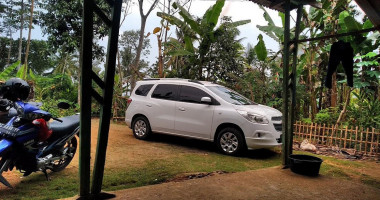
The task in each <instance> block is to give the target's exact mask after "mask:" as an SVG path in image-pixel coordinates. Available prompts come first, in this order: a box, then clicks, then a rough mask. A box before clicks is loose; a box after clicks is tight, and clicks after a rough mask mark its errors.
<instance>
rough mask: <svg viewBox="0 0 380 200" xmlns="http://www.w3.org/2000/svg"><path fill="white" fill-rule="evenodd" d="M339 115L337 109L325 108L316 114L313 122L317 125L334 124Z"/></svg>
mask: <svg viewBox="0 0 380 200" xmlns="http://www.w3.org/2000/svg"><path fill="white" fill-rule="evenodd" d="M339 114H340V112H339V107H330V108H326V109H323V110H320V111H319V113H318V114H316V116H315V119H314V122H315V123H318V124H335V123H336V121H337V120H338V117H339Z"/></svg>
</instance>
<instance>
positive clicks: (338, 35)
mask: <svg viewBox="0 0 380 200" xmlns="http://www.w3.org/2000/svg"><path fill="white" fill-rule="evenodd" d="M376 30H380V26H377V27H373V28H368V29H362V30H358V31H353V32H348V33H340V34H335V35H326V36H321V37H316V38H307V39H301V40H292V41H290V42H289V43H290V44H294V43H296V42H297V43H301V42H309V41H315V40H325V39H330V38H337V37H343V36H349V35H357V34H361V33H367V32H371V31H376Z"/></svg>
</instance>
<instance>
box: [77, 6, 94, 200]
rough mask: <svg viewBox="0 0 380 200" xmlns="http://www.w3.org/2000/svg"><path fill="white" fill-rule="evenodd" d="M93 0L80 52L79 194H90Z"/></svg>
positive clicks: (86, 12)
mask: <svg viewBox="0 0 380 200" xmlns="http://www.w3.org/2000/svg"><path fill="white" fill-rule="evenodd" d="M93 17H94V13H93V2H92V1H91V0H84V1H83V21H82V46H81V54H80V68H81V78H80V82H81V83H80V91H81V93H80V94H79V95H80V109H81V111H80V132H79V137H80V141H79V183H80V186H79V196H81V197H87V196H89V194H90V164H91V162H90V157H91V156H90V155H91V88H92V86H91V83H92V80H91V77H90V76H89V75H88V72H90V71H92V43H93V42H92V39H93V30H94V28H93Z"/></svg>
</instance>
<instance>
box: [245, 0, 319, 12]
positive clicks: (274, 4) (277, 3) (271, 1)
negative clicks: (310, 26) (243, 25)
mask: <svg viewBox="0 0 380 200" xmlns="http://www.w3.org/2000/svg"><path fill="white" fill-rule="evenodd" d="M249 1H252V2H254V3H257V4H259V5H262V6H264V7H267V8H270V9H273V10H277V11H280V12H285V1H286V0H249ZM290 3H291V4H290V9H291V10H293V9H294V8H297V7H298V5H299V4H303V5H311V6H314V7H320V3H318V2H316V0H291V1H290Z"/></svg>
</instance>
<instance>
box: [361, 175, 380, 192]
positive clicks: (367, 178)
mask: <svg viewBox="0 0 380 200" xmlns="http://www.w3.org/2000/svg"><path fill="white" fill-rule="evenodd" d="M360 181H361V182H362V183H364V184H366V185H369V186H372V187H375V188H377V189H380V180H376V179H374V178H372V177H370V176H368V175H365V174H362V176H361V179H360Z"/></svg>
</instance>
